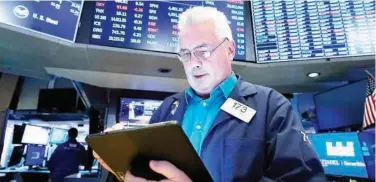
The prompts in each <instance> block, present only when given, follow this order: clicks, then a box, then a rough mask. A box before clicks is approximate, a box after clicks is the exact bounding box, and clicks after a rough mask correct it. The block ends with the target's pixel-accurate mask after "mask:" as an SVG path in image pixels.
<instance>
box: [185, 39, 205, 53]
mask: <svg viewBox="0 0 376 182" xmlns="http://www.w3.org/2000/svg"><path fill="white" fill-rule="evenodd" d="M209 45H210V42H209V41H207V40H202V39H201V40H197V41H191V42H190V43H187V44H182V43H181V42H180V44H179V48H180V50H181V51H184V50H193V49H197V48H205V47H208V46H209Z"/></svg>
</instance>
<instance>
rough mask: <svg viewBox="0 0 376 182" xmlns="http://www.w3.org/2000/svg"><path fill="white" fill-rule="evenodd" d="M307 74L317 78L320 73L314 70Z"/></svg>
mask: <svg viewBox="0 0 376 182" xmlns="http://www.w3.org/2000/svg"><path fill="white" fill-rule="evenodd" d="M307 76H308V77H311V78H315V77H318V76H320V73H318V72H312V73H309V74H308V75H307Z"/></svg>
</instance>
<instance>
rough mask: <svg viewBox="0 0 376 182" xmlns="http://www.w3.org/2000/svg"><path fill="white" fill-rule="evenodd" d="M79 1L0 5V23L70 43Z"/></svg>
mask: <svg viewBox="0 0 376 182" xmlns="http://www.w3.org/2000/svg"><path fill="white" fill-rule="evenodd" d="M82 6H83V0H70V1H63V0H59V1H39V0H38V1H0V23H5V24H9V25H12V26H16V27H19V28H23V29H27V30H32V31H34V32H39V33H42V34H46V35H49V36H53V37H57V38H59V39H63V40H67V41H70V42H74V41H75V38H76V32H77V27H78V23H79V20H80V15H81V10H82Z"/></svg>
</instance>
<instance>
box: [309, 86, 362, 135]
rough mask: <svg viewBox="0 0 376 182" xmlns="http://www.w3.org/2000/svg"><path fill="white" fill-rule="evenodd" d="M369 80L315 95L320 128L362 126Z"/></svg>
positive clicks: (331, 128)
mask: <svg viewBox="0 0 376 182" xmlns="http://www.w3.org/2000/svg"><path fill="white" fill-rule="evenodd" d="M366 87H367V80H362V81H359V82H356V83H352V84H347V85H344V86H341V87H337V88H334V89H332V90H328V91H325V92H321V93H318V94H316V95H314V102H315V108H316V114H317V120H318V125H319V130H333V129H337V128H342V127H358V128H359V127H361V126H362V123H363V113H364V102H365V98H366Z"/></svg>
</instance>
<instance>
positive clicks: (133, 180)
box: [124, 171, 149, 182]
mask: <svg viewBox="0 0 376 182" xmlns="http://www.w3.org/2000/svg"><path fill="white" fill-rule="evenodd" d="M124 178H125V182H149V181H147V180H146V179H144V178H140V177H137V176H133V175H132V174H131V172H129V171H127V172H126V173H125V177H124Z"/></svg>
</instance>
